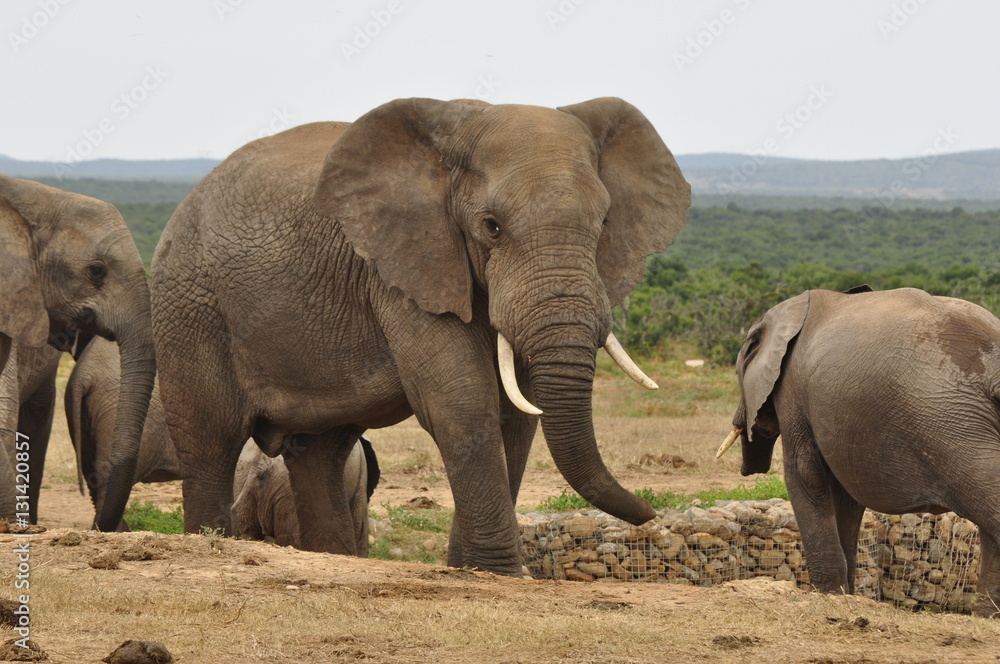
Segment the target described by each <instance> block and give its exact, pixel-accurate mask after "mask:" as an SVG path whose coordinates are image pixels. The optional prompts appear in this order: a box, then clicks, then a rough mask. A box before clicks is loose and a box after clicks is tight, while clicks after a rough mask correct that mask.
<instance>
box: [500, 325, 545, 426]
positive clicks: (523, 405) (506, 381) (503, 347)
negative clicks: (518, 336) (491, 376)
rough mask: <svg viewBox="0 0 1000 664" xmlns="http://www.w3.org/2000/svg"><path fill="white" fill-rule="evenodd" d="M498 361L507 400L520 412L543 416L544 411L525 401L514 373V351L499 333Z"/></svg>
mask: <svg viewBox="0 0 1000 664" xmlns="http://www.w3.org/2000/svg"><path fill="white" fill-rule="evenodd" d="M497 360H498V361H499V364H500V380H501V381H502V382H503V389H504V392H506V393H507V398H508V399H510V401H511V403H513V404H514V405H515V406H517V408H518V410H523V411H524V412H526V413H527V414H528V415H541V414H542V411H541V410H539V409H538V408H536V407H535V406H533V405H532V404H531V402H530V401H528V400H527V399H525V398H524V395H523V394H521V390H520V389H519V388H518V387H517V375H516V372H515V371H514V349H513V348H511V346H510V342H508V341H507V340H506V339H504V338H503V335H502V334H499V333H497Z"/></svg>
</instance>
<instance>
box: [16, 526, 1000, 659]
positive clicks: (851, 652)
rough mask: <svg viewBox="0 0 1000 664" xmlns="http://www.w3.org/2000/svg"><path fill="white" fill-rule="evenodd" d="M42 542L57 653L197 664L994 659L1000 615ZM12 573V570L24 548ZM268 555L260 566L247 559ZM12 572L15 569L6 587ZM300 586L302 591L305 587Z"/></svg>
mask: <svg viewBox="0 0 1000 664" xmlns="http://www.w3.org/2000/svg"><path fill="white" fill-rule="evenodd" d="M52 536H53V534H50V533H46V534H43V535H40V536H36V537H35V539H34V553H33V559H32V560H33V566H34V569H33V576H32V583H33V585H32V589H33V598H34V599H33V604H32V608H33V611H34V619H35V623H34V632H33V636H34V638H35V639H36V640H38V642H39V643H40V644H41V645H42V647H43V648H46V649H47V650H48V651H49V652H50V654H51V655H52V657H53V659H54V660H55V661H70V662H77V661H96V660H98V659H99V658H101V657H103V656H104V655H106V654H107V653H109V652H110V651H111V650H112V649H113V648H114V647H116V646H117V645H118V644H120V643H121V642H122V641H124V640H126V639H129V638H134V639H150V640H159V641H163V642H164V643H165V644H166V645H167V647H168V648H169V649H170V650H171V651H172V652H173V654H174V655H175V657H177V658H178V659H179V661H182V662H213V663H214V664H228V663H230V662H314V661H315V662H329V661H349V660H365V661H372V662H425V661H437V662H442V663H447V662H500V661H507V662H515V661H517V662H567V661H569V662H690V661H698V660H708V661H714V662H719V663H721V664H726V663H729V662H746V661H777V662H784V661H788V662H883V661H893V662H995V661H996V652H995V644H996V643H997V642H998V639H1000V623H997V622H995V621H985V620H978V619H974V618H969V617H963V616H954V615H930V614H912V613H907V612H904V611H900V610H897V609H893V608H892V607H890V606H887V605H879V604H875V603H873V602H870V601H868V600H864V599H861V598H856V597H849V598H844V597H830V596H823V595H817V594H808V593H805V592H802V591H799V590H794V589H792V588H790V587H789V586H788V585H787V584H773V583H760V582H738V583H735V584H729V585H726V586H721V587H716V588H693V587H686V586H667V585H658V584H657V585H653V584H650V585H635V584H631V585H628V586H625V585H621V584H619V585H592V584H576V583H571V582H543V581H525V580H519V579H505V578H497V577H493V576H491V575H489V574H484V573H474V572H469V571H463V570H450V569H445V568H439V567H429V566H422V565H416V564H410V563H391V562H384V561H373V560H359V559H348V558H342V557H337V556H328V555H323V554H316V553H306V552H296V551H293V550H291V549H281V548H277V547H272V546H268V545H265V544H262V543H257V542H235V541H230V540H219V539H212V538H206V537H204V536H159V537H157V538H155V539H154V540H153V541H152V542H150V541H148V540H147V541H146V544H145V546H147V547H152V548H154V549H158V550H160V551H162V553H163V554H164V557H163V558H160V559H154V560H145V561H123V562H122V563H121V569H119V570H110V571H109V570H95V569H91V568H89V567H88V565H87V562H86V561H87V560H88V559H89V558H91V557H93V556H95V555H97V554H99V553H108V552H110V551H116V552H119V553H124V552H125V551H126V550H129V549H130V548H133V549H134V548H135V547H136V545H137V541H141V540H142V538H148V536H146V535H140V534H110V535H90V536H89V537H88V538H87V539H86V540H85V541H84V542H83V543H82V544H81V545H79V546H74V547H63V546H51V545H50V544H49V542H50V541H51V539H52ZM3 551H4V553H3V558H2V559H0V561H2V562H0V566H2V569H3V570H10V569H11V568H12V565H11V564H10V561H9V560H8V559H9V558H10V554H9V553H8V552H9V551H10V546H9V542H6V541H5V542H3ZM248 558H252V559H254V560H255V561H258V562H262V564H261V565H246V564H245V561H246V560H247V559H248ZM12 580H13V579H12V578H11V574H10V573H8V572H5V573H4V574H2V575H0V586H7V587H9V586H8V585H7V584H9V583H10V582H11V581H12ZM290 586H291V587H290Z"/></svg>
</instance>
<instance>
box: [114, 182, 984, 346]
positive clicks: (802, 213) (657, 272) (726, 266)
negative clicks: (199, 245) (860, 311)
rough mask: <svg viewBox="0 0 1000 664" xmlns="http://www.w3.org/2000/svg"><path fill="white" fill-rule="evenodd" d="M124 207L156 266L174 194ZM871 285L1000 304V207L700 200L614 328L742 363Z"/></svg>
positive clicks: (639, 342) (641, 340)
mask: <svg viewBox="0 0 1000 664" xmlns="http://www.w3.org/2000/svg"><path fill="white" fill-rule="evenodd" d="M172 193H175V194H176V193H179V192H172ZM130 198H131V197H130ZM116 205H117V207H118V208H119V210H121V212H122V215H123V216H124V217H125V220H126V221H127V222H128V224H129V227H130V228H131V230H132V234H133V236H134V237H135V242H136V246H137V247H138V248H139V252H140V254H141V255H142V257H143V260H144V261H145V262H146V265H147V267H148V266H149V262H150V260H151V258H152V255H153V250H154V249H155V247H156V243H157V241H158V240H159V237H160V233H161V232H162V230H163V227H164V225H165V224H166V222H167V220H168V219H169V218H170V215H171V214H173V211H174V209H175V207H176V202H173V201H160V202H137V201H134V200H130V201H126V202H119V203H116ZM862 283H867V284H869V285H870V286H871V287H872V288H875V289H880V290H881V289H890V288H900V287H904V286H912V287H915V288H921V289H923V290H926V291H928V292H930V293H932V294H935V295H948V296H952V297H960V298H963V299H966V300H970V301H972V302H975V303H977V304H980V305H982V306H984V307H986V308H988V309H990V310H991V311H993V312H994V313H995V314H1000V211H998V210H982V211H976V212H970V211H967V210H965V209H964V208H961V207H953V208H951V209H944V210H931V209H905V210H888V209H884V208H879V207H861V208H860V209H847V208H840V207H838V208H833V209H746V208H742V207H739V206H737V205H735V204H729V205H727V206H719V207H708V208H697V207H695V208H692V209H691V212H690V217H689V220H688V223H687V224H686V225H685V226H684V228H683V229H682V230H681V232H680V233H679V234H678V237H677V239H676V241H675V242H674V244H673V246H671V247H670V248H669V249H667V251H665V252H663V253H662V254H659V255H656V256H652V257H650V259H649V260H648V269H647V271H646V276H645V279H644V280H643V282H642V283H641V284H640V285H639V286H638V287H637V288H636V289H635V290H634V291H633V292H632V293H631V295H629V296H628V297H627V298H626V299H625V301H624V302H623V303H622V305H621V306H620V307H618V308H616V309H615V311H614V323H615V334H616V335H618V337H619V339H620V340H621V341H622V343H624V344H625V345H626V346H628V347H629V348H630V349H632V350H633V351H637V352H640V353H641V352H647V353H655V352H656V350H657V348H658V347H660V346H661V345H663V344H668V343H671V342H672V341H676V340H685V341H688V342H693V343H694V344H695V345H696V346H697V348H698V349H699V350H700V352H701V353H703V354H704V356H705V357H706V358H707V359H709V360H710V361H711V362H713V363H717V364H726V363H732V362H733V361H735V358H736V353H737V352H738V351H739V348H740V345H741V344H742V340H743V334H744V333H745V330H746V329H747V328H748V327H749V325H750V324H751V323H752V322H753V321H754V320H755V319H756V318H757V317H758V316H759V315H760V314H762V313H763V312H764V311H766V310H767V309H768V308H769V307H771V306H773V305H775V304H777V303H778V302H780V301H782V300H784V299H786V298H789V297H792V296H794V295H797V294H799V293H801V292H802V291H804V290H808V289H811V288H829V289H832V290H841V291H842V290H847V289H848V288H851V287H853V286H857V285H859V284H862Z"/></svg>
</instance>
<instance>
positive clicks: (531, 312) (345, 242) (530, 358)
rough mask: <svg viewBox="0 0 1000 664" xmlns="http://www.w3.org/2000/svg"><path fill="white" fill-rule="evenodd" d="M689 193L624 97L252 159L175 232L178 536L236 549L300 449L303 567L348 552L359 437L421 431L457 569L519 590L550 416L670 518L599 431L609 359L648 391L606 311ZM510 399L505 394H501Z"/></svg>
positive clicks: (168, 344) (168, 362) (490, 113)
mask: <svg viewBox="0 0 1000 664" xmlns="http://www.w3.org/2000/svg"><path fill="white" fill-rule="evenodd" d="M690 202H691V201H690V187H689V186H688V184H687V182H686V181H685V180H684V178H683V176H682V174H681V172H680V169H679V168H678V166H677V163H676V161H675V160H674V158H673V155H672V154H671V153H670V150H669V149H668V148H667V146H666V145H664V143H663V140H662V139H661V138H660V136H659V134H658V133H657V132H656V130H655V128H654V127H653V126H652V124H651V123H650V122H649V121H648V120H647V119H646V118H645V117H644V116H643V115H642V113H640V112H639V111H638V110H637V109H636V108H635V107H633V106H631V105H630V104H628V103H626V102H624V101H623V100H621V99H615V98H602V99H594V100H591V101H587V102H583V103H580V104H574V105H571V106H565V107H561V108H558V109H552V108H542V107H537V106H524V105H497V106H490V105H488V104H473V103H467V102H448V101H439V100H434V99H400V100H396V101H392V102H389V103H387V104H384V105H382V106H380V107H378V108H376V109H374V110H372V111H370V112H368V113H366V114H365V115H364V116H362V117H361V118H359V119H358V120H357V121H355V122H353V123H341V122H319V123H314V124H308V125H303V126H301V127H296V128H293V129H290V130H288V131H285V132H282V133H280V134H276V135H274V136H271V137H268V138H264V139H260V140H257V141H253V142H251V143H249V144H247V145H246V146H244V147H243V148H241V149H240V150H238V151H236V152H235V153H234V154H232V155H231V156H230V157H229V158H228V159H226V161H225V162H223V163H222V164H221V165H219V166H218V167H217V168H216V169H215V170H214V171H213V172H212V173H211V174H209V175H208V176H207V177H206V178H205V179H203V180H202V181H201V182H200V183H199V184H198V185H197V187H195V189H194V190H193V191H192V192H191V194H189V195H188V197H187V198H185V200H184V201H183V202H182V203H181V204H180V206H178V208H177V211H176V212H175V213H174V215H173V217H172V218H171V219H170V221H169V222H168V224H167V227H166V228H165V230H164V232H163V235H162V236H161V238H160V242H159V244H158V245H157V249H156V254H155V255H154V258H153V266H152V283H151V294H152V298H153V326H154V337H155V341H156V348H157V362H158V367H159V371H160V374H159V375H160V389H161V394H162V397H163V403H164V406H165V409H166V415H167V423H168V425H169V427H170V436H171V438H172V439H173V440H174V443H175V444H176V446H177V449H178V452H179V457H180V461H181V465H182V469H183V470H182V472H183V474H184V477H185V479H184V512H185V529H186V530H189V531H196V530H198V529H199V528H200V527H202V526H207V527H211V528H223V529H225V530H226V531H231V529H232V526H231V523H230V503H231V500H232V478H233V470H234V469H235V467H236V463H237V459H238V458H239V454H240V450H241V449H242V448H243V444H244V442H245V441H246V439H247V438H248V437H253V438H254V439H255V440H256V441H257V443H258V444H259V445H260V446H261V448H262V449H263V450H264V451H265V453H267V454H269V455H273V454H277V453H279V452H280V451H281V450H282V449H284V448H287V446H288V443H289V441H290V440H293V439H294V440H295V441H296V445H297V446H299V447H300V448H301V449H302V452H301V454H302V460H303V462H302V463H298V462H297V463H295V464H291V465H289V473H290V476H291V481H292V486H293V488H295V490H296V501H297V502H298V503H299V510H298V512H299V514H300V516H301V514H302V513H303V510H306V511H309V512H311V514H312V515H313V516H314V523H315V524H316V527H315V528H313V529H310V532H309V533H308V534H307V535H306V537H305V540H304V541H303V542H302V544H303V546H304V547H305V548H307V549H311V550H317V551H330V552H334V553H352V552H353V549H354V542H353V538H350V537H346V536H343V537H342V536H340V535H338V533H347V532H348V531H347V529H346V528H344V527H342V526H341V525H340V524H338V523H337V520H336V518H335V517H334V516H333V515H335V514H347V513H348V508H347V502H346V501H347V499H346V495H345V494H344V492H343V490H342V489H341V488H340V487H336V486H332V485H328V484H324V483H321V482H317V481H315V479H316V476H317V475H322V476H333V477H336V476H338V472H337V471H338V469H340V468H342V467H343V464H344V461H345V460H346V458H347V454H348V453H349V451H350V449H351V448H352V447H353V445H354V442H355V441H356V440H357V438H358V436H359V435H360V434H361V433H363V432H364V431H365V430H367V429H372V428H380V427H385V426H390V425H392V424H395V423H397V422H400V421H402V420H403V419H405V418H406V417H408V416H410V415H411V414H414V415H416V418H417V420H418V421H419V422H420V425H421V426H422V427H423V428H424V429H426V430H427V431H428V432H429V433H430V435H431V436H432V437H433V439H434V440H435V442H436V444H437V446H438V449H439V450H440V452H441V456H442V459H443V461H444V465H445V468H446V472H447V474H448V479H449V483H450V485H451V489H452V493H453V495H454V499H455V519H454V522H453V526H452V531H451V538H450V542H449V546H448V563H449V564H450V565H453V566H459V567H461V566H469V567H478V568H482V569H486V570H490V571H493V572H496V573H501V574H510V575H517V574H520V572H521V559H520V541H519V537H518V529H517V521H516V515H515V512H514V505H515V501H516V497H517V493H518V490H519V488H520V483H521V478H522V475H523V472H524V467H525V463H526V461H527V456H528V452H529V450H530V446H531V440H532V438H533V437H534V433H535V430H536V429H537V426H538V423H539V421H540V422H541V426H542V431H543V433H544V435H545V439H546V442H547V444H548V446H549V449H550V451H551V452H552V456H553V459H554V460H555V463H556V465H557V466H558V468H559V470H560V472H561V473H562V474H563V476H564V477H565V478H566V479H567V481H568V482H569V484H570V485H571V486H572V487H573V488H574V489H575V490H576V491H578V492H579V493H580V494H581V495H582V496H583V497H585V498H586V499H587V500H589V501H590V502H592V503H593V504H594V505H596V506H597V507H599V508H601V509H603V510H605V511H607V512H609V513H611V514H614V515H616V516H619V517H621V518H623V519H626V520H628V521H630V522H632V523H643V522H645V521H648V520H649V519H651V518H653V517H654V516H655V512H654V511H653V509H652V508H651V507H650V506H649V504H648V503H646V502H645V501H643V500H641V499H639V498H637V497H636V496H635V495H633V494H632V493H630V492H629V491H627V490H625V488H624V487H622V486H621V485H620V484H619V483H618V482H617V481H616V480H615V479H614V477H612V475H611V473H610V472H609V471H608V469H607V467H606V466H605V464H604V462H603V460H602V458H601V455H600V452H599V449H598V445H597V440H596V438H595V435H594V426H593V418H592V408H591V402H592V391H593V383H594V370H595V362H596V354H597V351H598V350H599V349H600V348H602V347H605V348H607V349H608V350H609V352H610V353H612V355H613V357H616V358H617V359H618V361H619V364H622V365H624V366H625V367H628V370H629V371H630V372H631V373H632V375H633V376H634V377H636V378H637V380H641V381H643V382H644V384H646V385H647V386H649V387H655V384H653V383H652V382H651V381H649V380H648V378H645V377H644V376H642V375H641V372H638V369H637V368H635V366H634V364H631V363H630V362H629V361H628V360H627V356H624V353H623V352H619V351H620V349H621V346H620V345H619V344H618V343H617V341H616V340H615V339H614V336H613V335H611V334H610V330H611V323H612V318H611V310H612V307H614V306H616V305H617V304H618V303H620V302H621V301H622V299H623V298H624V297H625V295H627V294H628V293H629V292H630V291H631V290H632V289H633V288H634V287H635V286H636V285H637V284H638V283H639V282H640V281H641V280H642V277H643V274H644V272H645V269H646V257H647V256H648V255H650V254H653V253H656V252H659V251H662V250H663V249H665V248H666V247H667V246H668V245H669V244H670V242H671V241H672V240H673V238H674V236H675V235H676V233H677V231H678V230H679V229H680V227H681V226H682V225H683V224H684V222H685V220H686V218H687V210H688V207H689V205H690ZM501 386H502V387H501Z"/></svg>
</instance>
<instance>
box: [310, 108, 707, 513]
mask: <svg viewBox="0 0 1000 664" xmlns="http://www.w3.org/2000/svg"><path fill="white" fill-rule="evenodd" d="M316 201H317V204H318V206H319V207H320V209H321V210H322V211H323V212H324V213H326V214H328V215H329V216H331V217H332V218H334V219H335V220H336V221H337V222H338V223H339V224H340V226H341V228H342V229H343V232H344V234H345V235H346V237H347V239H348V240H349V241H350V242H351V244H352V246H353V247H354V249H355V251H356V252H357V253H358V254H360V255H361V256H363V257H364V258H365V259H366V260H367V261H368V262H369V263H370V264H372V265H374V267H375V269H376V270H377V271H378V274H379V275H380V277H381V279H382V280H383V281H384V282H385V283H386V284H387V285H389V286H392V287H396V288H398V289H399V290H400V291H402V292H403V293H404V294H405V295H406V296H407V297H409V298H410V299H411V300H412V301H413V302H415V303H416V304H417V305H418V306H419V307H421V308H423V309H424V310H426V311H428V312H430V313H433V314H439V315H452V316H457V317H458V318H460V319H461V320H462V321H464V322H466V323H469V322H470V321H472V318H473V298H474V294H475V293H477V292H478V293H485V294H486V295H487V297H488V300H489V321H488V322H489V324H490V325H491V326H492V328H493V329H494V330H495V331H496V332H497V340H498V354H499V356H500V373H501V376H502V377H503V379H504V387H505V389H506V390H507V394H508V395H509V397H510V399H511V401H512V402H513V403H514V404H515V405H517V406H518V407H520V408H521V409H522V410H526V411H528V412H532V413H534V414H539V413H541V423H542V429H543V432H544V434H545V439H546V441H547V442H548V445H549V449H550V451H551V453H552V456H553V459H554V460H555V462H556V464H557V466H558V467H559V470H560V471H561V472H562V474H563V476H564V477H565V478H566V479H567V481H568V482H569V483H570V485H571V486H572V487H573V488H574V489H575V490H576V491H578V492H579V493H580V494H581V495H582V496H583V497H584V498H586V499H587V500H589V501H590V502H592V503H593V504H594V505H596V506H597V507H599V508H601V509H603V510H605V511H607V512H609V513H612V514H615V515H617V516H619V517H621V518H624V519H626V520H628V521H631V522H633V523H641V522H643V521H646V520H648V519H650V518H652V516H653V512H652V509H651V508H650V507H649V505H648V504H646V503H645V502H644V501H641V500H639V499H637V498H636V497H635V496H633V495H632V494H630V493H628V492H627V491H625V490H624V489H623V488H622V487H621V486H620V485H619V484H618V483H617V482H616V481H615V480H614V478H612V477H611V474H610V473H609V472H608V470H607V468H606V467H605V465H604V463H603V461H602V459H601V457H600V453H599V451H598V448H597V443H596V440H595V436H594V429H593V419H592V414H591V397H592V389H593V378H594V366H595V357H596V352H597V349H598V348H600V347H602V346H605V344H606V343H607V345H608V347H609V350H611V351H616V350H620V346H618V344H617V342H616V341H615V340H614V337H613V335H610V330H611V309H612V307H614V306H615V305H617V304H618V303H620V302H621V301H622V299H623V298H624V297H625V295H627V294H628V293H629V292H630V291H631V290H632V289H633V288H634V287H635V286H636V285H637V284H638V283H639V281H640V280H641V279H642V277H643V274H644V272H645V268H646V257H647V256H648V255H650V254H653V253H655V252H658V251H662V250H663V249H665V248H666V247H667V246H668V245H669V244H670V242H671V241H672V240H673V238H674V236H675V235H676V233H677V231H678V230H679V229H680V228H681V226H682V225H683V224H684V221H685V220H686V218H687V210H688V207H689V206H690V201H691V198H690V187H689V185H688V183H687V182H686V181H685V180H684V178H683V176H682V174H681V171H680V169H679V168H678V166H677V163H676V161H675V160H674V158H673V155H672V154H671V153H670V150H668V149H667V147H666V145H664V143H663V141H662V140H661V139H660V137H659V135H658V134H657V133H656V130H655V129H654V128H653V126H652V125H651V124H650V123H649V121H648V120H647V119H646V118H645V117H644V116H643V115H642V114H641V113H640V112H639V111H638V110H636V109H635V108H634V107H633V106H631V105H629V104H628V103H626V102H624V101H622V100H620V99H614V98H602V99H594V100H592V101H588V102H584V103H581V104H576V105H574V106H567V107H564V108H560V109H547V108H539V107H533V106H515V105H503V106H490V105H488V104H471V103H467V102H466V103H462V102H444V101H436V100H431V99H403V100H397V101H394V102H390V103H388V104H385V105H383V106H381V107H379V108H377V109H375V110H373V111H371V112H369V113H368V114H366V115H365V116H363V117H362V118H360V119H359V120H358V121H356V122H355V123H354V124H353V125H351V127H350V128H349V129H347V130H346V131H345V133H344V135H343V136H342V137H341V138H340V140H338V141H337V143H335V144H334V146H333V147H332V149H331V150H330V152H329V154H328V156H327V159H326V163H325V165H324V168H323V172H322V175H321V178H320V181H319V184H318V187H317V191H316ZM616 355H617V357H616V359H617V360H618V361H619V363H620V364H625V365H628V369H629V370H631V371H633V372H634V375H635V376H636V377H637V379H643V378H645V377H644V376H641V372H638V369H636V368H634V365H631V361H630V360H627V356H625V355H624V352H623V351H622V352H620V353H616ZM508 360H509V361H508ZM515 363H516V365H517V366H518V367H519V368H520V369H521V370H522V375H525V376H526V377H527V380H528V386H529V387H530V393H531V394H532V395H533V398H534V400H535V403H536V404H537V406H539V407H540V409H541V410H540V411H539V410H538V409H536V408H534V407H533V406H532V404H531V403H529V402H528V401H527V399H525V398H524V397H523V396H521V392H520V390H519V389H518V386H517V381H516V378H515V377H514V376H515V371H514V365H515ZM646 380H647V381H648V379H646ZM649 384H650V385H651V386H652V387H655V383H652V381H649Z"/></svg>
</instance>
